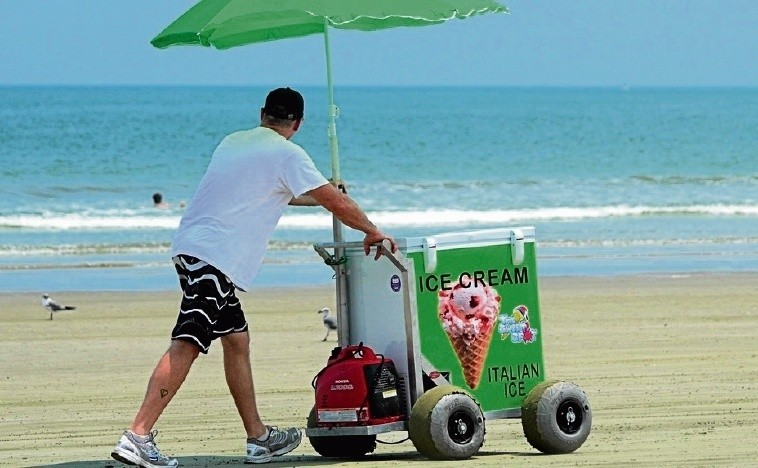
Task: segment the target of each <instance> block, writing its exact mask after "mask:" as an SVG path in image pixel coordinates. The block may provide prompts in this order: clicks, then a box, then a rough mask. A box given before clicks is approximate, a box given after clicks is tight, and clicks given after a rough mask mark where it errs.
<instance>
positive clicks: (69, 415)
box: [0, 273, 758, 467]
mask: <svg viewBox="0 0 758 468" xmlns="http://www.w3.org/2000/svg"><path fill="white" fill-rule="evenodd" d="M756 285H758V274H755V273H746V274H693V275H668V276H667V275H656V276H625V277H607V278H583V277H565V278H541V279H540V293H541V309H542V328H543V332H542V333H543V334H542V339H543V340H544V342H543V343H544V353H545V365H546V368H547V373H548V377H549V378H559V379H564V380H570V381H573V382H575V383H576V384H578V385H579V386H580V387H581V388H582V389H583V390H584V391H585V392H586V393H587V395H588V397H589V401H590V404H591V405H592V410H593V418H594V420H593V428H592V433H591V434H590V437H589V439H588V440H587V442H586V443H585V444H584V446H582V447H581V448H580V449H579V450H578V451H577V452H575V453H572V454H568V455H555V456H546V455H542V454H540V453H539V452H537V451H536V450H534V449H532V448H531V447H530V446H529V444H528V443H527V442H526V440H525V439H524V436H523V432H522V429H521V424H520V422H519V421H518V420H489V421H487V434H486V439H485V443H484V446H483V447H482V450H481V451H480V452H479V453H478V454H477V455H476V456H475V457H474V458H473V459H472V460H470V461H466V462H451V463H445V462H443V463H444V464H449V465H451V466H452V463H455V466H458V465H467V466H482V465H489V466H505V465H519V466H613V465H623V466H755V463H756V460H758V441H756V437H755V434H757V433H758V287H757V286H756ZM54 297H55V298H56V299H58V300H60V301H61V302H64V303H70V304H72V305H75V306H77V309H76V310H75V311H70V312H61V313H59V314H57V315H56V316H55V319H54V320H52V321H50V320H48V314H47V312H45V311H44V310H43V309H42V308H41V305H40V297H39V295H38V294H3V293H0V355H1V356H2V360H1V361H0V465H5V466H40V465H44V466H51V465H52V466H67V467H74V466H81V467H104V466H120V465H119V464H118V463H115V461H113V460H111V459H110V457H109V454H110V451H111V449H112V447H113V445H114V444H115V442H116V440H117V439H118V437H119V435H120V433H121V432H122V431H123V430H124V428H126V427H127V426H128V424H129V422H130V421H131V419H132V417H133V416H134V414H135V412H136V410H137V407H138V405H139V403H140V401H141V399H142V396H143V394H144V391H145V387H146V384H147V379H148V377H149V375H150V372H151V371H152V368H153V366H154V364H155V363H156V362H157V360H158V358H159V357H160V355H161V354H162V353H163V351H165V349H166V347H167V346H168V342H169V341H168V335H169V333H170V330H171V327H172V326H173V322H174V319H175V313H176V312H175V311H176V307H177V304H178V293H177V292H159V293H147V292H134V293H129V292H124V293H102V292H97V293H94V292H93V293H58V294H56V295H55V296H54ZM241 298H242V301H243V304H244V306H245V309H246V311H247V314H248V320H249V321H250V323H251V330H252V333H253V347H252V356H253V365H254V375H255V383H256V387H257V390H258V395H259V396H258V398H259V404H260V410H261V413H262V414H263V416H264V418H265V420H266V421H267V422H269V423H271V424H278V425H280V426H285V425H300V426H304V425H305V418H306V416H307V414H308V411H309V409H310V408H311V406H312V405H313V393H312V389H311V386H310V384H311V379H312V378H313V376H314V375H315V373H316V372H318V370H319V369H321V367H323V365H324V364H325V362H326V358H327V356H328V354H329V352H330V350H331V349H332V347H333V346H335V345H336V336H335V335H332V337H331V339H330V342H327V343H324V342H322V341H321V339H322V338H323V336H324V329H323V327H322V326H321V324H320V321H319V315H317V314H316V311H317V310H318V309H319V308H321V307H323V306H330V307H333V304H334V292H333V289H332V288H331V287H319V288H298V289H294V288H290V289H272V290H265V291H264V290H253V291H251V292H249V293H246V294H242V295H241ZM221 357H222V356H221V349H220V346H218V345H214V347H213V348H212V349H211V352H210V353H209V355H208V356H205V357H201V358H200V359H199V360H198V361H197V362H196V364H195V366H194V367H193V369H192V371H191V373H190V375H189V377H188V379H187V381H186V382H185V385H184V386H183V387H182V389H181V390H180V391H179V394H178V395H177V397H176V398H175V399H174V401H173V402H172V403H171V404H170V405H169V407H168V409H167V411H166V412H165V413H164V415H163V416H162V418H161V419H160V420H159V421H158V424H157V426H156V429H158V430H159V431H160V435H159V436H158V439H157V441H158V444H159V447H160V448H161V450H162V451H164V452H165V453H168V454H171V455H173V456H176V457H177V458H178V459H179V461H180V462H181V464H182V465H183V466H219V465H222V466H242V465H243V463H242V462H243V459H244V457H243V449H244V432H243V430H242V427H241V424H240V422H239V418H238V416H237V414H236V410H235V409H234V405H233V402H232V399H231V397H230V396H229V394H228V391H227V388H226V383H225V380H224V375H223V368H222V361H221ZM404 437H405V433H404V432H397V433H390V434H385V435H380V436H379V439H380V440H383V441H398V440H401V439H402V438H404ZM432 463H434V465H438V464H440V462H431V461H429V460H426V459H425V458H423V457H422V456H420V455H419V454H418V452H416V451H415V449H414V447H413V445H412V444H411V442H410V441H406V442H403V443H401V444H398V445H386V444H379V446H378V447H377V449H376V451H375V453H374V454H372V455H369V456H367V457H366V458H365V459H364V460H363V461H361V462H355V461H344V462H343V461H338V460H330V459H325V458H322V457H320V456H319V455H318V454H316V452H315V451H314V450H313V448H312V447H311V446H310V444H309V443H308V441H307V440H305V441H304V442H303V444H302V445H301V446H300V447H298V448H297V449H296V450H295V451H294V452H292V454H290V455H286V456H283V457H281V458H279V459H277V463H272V464H271V465H273V466H313V465H329V466H355V465H359V466H364V467H369V466H378V465H381V466H384V465H394V466H408V465H413V466H432Z"/></svg>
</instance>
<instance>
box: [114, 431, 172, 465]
mask: <svg viewBox="0 0 758 468" xmlns="http://www.w3.org/2000/svg"><path fill="white" fill-rule="evenodd" d="M156 435H158V431H152V432H150V433H149V434H148V435H147V436H145V437H144V438H143V437H141V436H138V435H136V434H134V433H133V432H132V431H125V432H124V434H123V435H122V436H121V438H120V439H119V440H118V443H117V444H116V447H115V448H114V449H113V451H112V452H111V457H113V458H114V459H116V460H118V461H120V462H121V463H126V464H127V465H137V466H141V467H143V468H158V467H164V466H179V462H178V461H177V460H176V458H169V457H167V456H166V455H163V454H162V453H161V451H160V450H158V446H157V445H155V436H156ZM143 439H147V440H143Z"/></svg>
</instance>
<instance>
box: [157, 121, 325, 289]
mask: <svg viewBox="0 0 758 468" xmlns="http://www.w3.org/2000/svg"><path fill="white" fill-rule="evenodd" d="M327 183H329V181H327V180H326V178H325V177H324V176H323V175H322V174H321V173H320V172H319V171H318V169H316V166H315V165H314V164H313V161H311V158H310V157H309V156H308V154H307V153H306V152H305V150H303V149H302V148H301V147H300V146H298V145H296V144H295V143H292V142H290V141H288V140H287V139H286V138H284V137H283V136H281V135H279V134H278V133H276V132H275V131H273V130H271V129H268V128H265V127H258V128H254V129H252V130H245V131H240V132H236V133H233V134H231V135H229V136H227V137H226V138H224V139H223V140H222V141H221V143H219V145H218V147H217V148H216V151H214V153H213V157H212V158H211V162H210V164H209V165H208V169H207V170H206V172H205V175H204V176H203V178H202V180H201V181H200V185H199V186H198V188H197V191H196V192H195V194H194V196H193V197H192V199H191V200H190V202H189V203H188V204H187V209H186V211H185V213H184V216H182V220H181V222H180V223H179V229H178V230H177V232H176V234H174V240H173V243H172V246H171V255H172V256H174V255H179V254H185V255H191V256H193V257H197V258H199V259H201V260H204V261H206V262H208V263H210V264H211V265H213V266H214V267H216V268H218V269H219V270H221V271H222V272H223V273H224V274H225V275H226V276H228V277H229V279H230V280H231V281H232V282H233V283H234V284H235V285H236V286H237V287H238V288H240V289H243V290H245V289H248V288H250V286H251V285H252V283H253V279H254V278H255V275H256V274H257V273H258V269H259V268H260V266H261V263H262V262H263V255H264V253H265V251H266V246H267V245H268V240H269V237H270V236H271V233H272V232H273V230H274V228H275V227H276V224H277V223H278V222H279V218H280V217H281V216H282V213H284V210H285V209H286V208H287V204H288V203H289V202H290V200H291V199H292V198H293V197H298V196H300V195H302V194H304V193H305V192H308V191H310V190H313V189H315V188H318V187H321V186H322V185H324V184H327Z"/></svg>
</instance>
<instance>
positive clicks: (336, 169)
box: [324, 17, 350, 347]
mask: <svg viewBox="0 0 758 468" xmlns="http://www.w3.org/2000/svg"><path fill="white" fill-rule="evenodd" d="M324 50H325V51H326V91H327V98H328V101H329V123H328V124H327V130H326V132H327V135H328V137H329V152H330V153H331V156H332V182H334V183H335V184H337V187H338V188H339V187H341V190H342V191H344V192H345V193H347V190H346V189H345V186H344V184H343V183H342V176H341V174H340V160H339V140H338V139H337V106H335V105H334V89H333V86H332V59H331V55H332V54H331V50H330V47H329V20H328V19H327V18H326V17H325V18H324ZM342 229H343V226H342V223H341V222H340V220H339V219H337V217H336V216H332V232H333V234H334V243H335V244H339V243H341V242H343V240H344V237H343V234H342ZM334 257H335V258H337V259H341V258H344V257H345V249H343V248H341V247H336V248H335V249H334ZM334 272H335V277H336V280H337V281H336V288H337V289H336V294H337V301H336V302H337V337H338V344H339V346H342V347H345V346H349V345H350V316H349V313H348V306H347V304H348V287H347V269H346V268H345V264H344V263H340V264H338V265H336V268H335V270H334Z"/></svg>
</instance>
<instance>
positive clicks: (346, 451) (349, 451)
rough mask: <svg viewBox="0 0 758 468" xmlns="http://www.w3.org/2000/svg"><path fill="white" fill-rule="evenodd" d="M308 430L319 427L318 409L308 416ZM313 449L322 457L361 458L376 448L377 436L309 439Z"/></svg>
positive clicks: (313, 409) (314, 409) (312, 410)
mask: <svg viewBox="0 0 758 468" xmlns="http://www.w3.org/2000/svg"><path fill="white" fill-rule="evenodd" d="M307 424H308V428H313V427H317V426H318V418H317V416H316V408H312V409H311V412H310V414H308V423H307ZM308 441H310V443H311V445H312V446H313V449H314V450H316V452H318V454H319V455H321V456H322V457H329V458H360V457H363V456H364V455H366V454H367V453H371V452H373V451H374V449H375V448H376V436H375V435H365V436H363V435H359V436H326V437H308Z"/></svg>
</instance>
